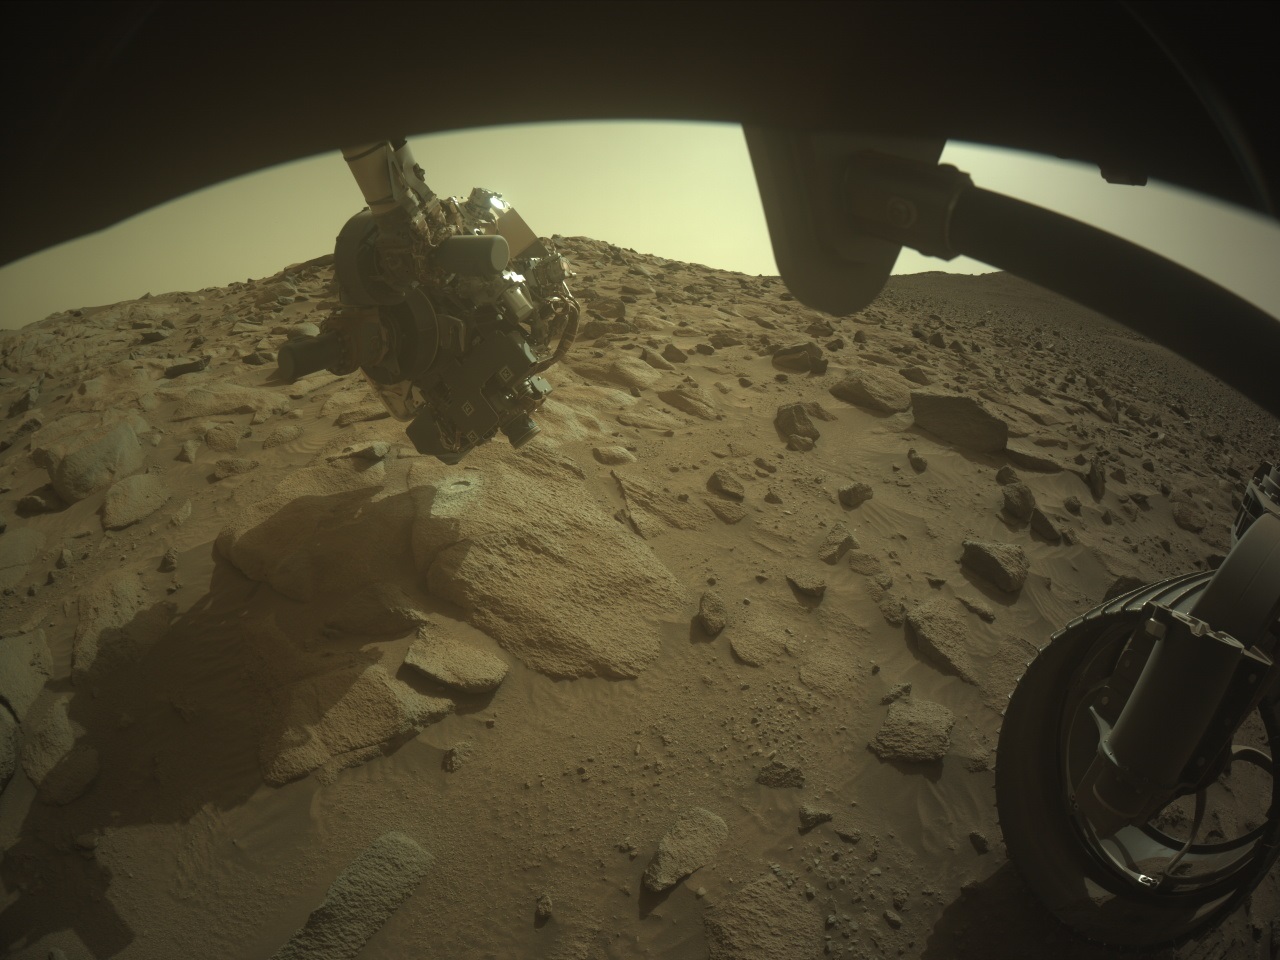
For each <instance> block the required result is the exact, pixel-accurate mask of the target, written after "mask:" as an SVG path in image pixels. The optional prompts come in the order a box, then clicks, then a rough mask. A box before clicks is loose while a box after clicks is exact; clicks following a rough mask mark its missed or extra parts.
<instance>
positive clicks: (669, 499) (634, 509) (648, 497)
mask: <svg viewBox="0 0 1280 960" xmlns="http://www.w3.org/2000/svg"><path fill="white" fill-rule="evenodd" d="M613 478H614V479H615V480H616V481H617V482H618V488H619V489H620V490H621V491H622V496H623V499H624V500H625V501H626V504H627V513H626V517H627V520H628V521H629V522H630V524H631V527H632V528H633V529H634V530H635V532H636V533H638V534H639V535H640V536H641V537H643V538H644V539H645V540H652V539H653V538H655V537H658V536H661V535H662V534H663V533H664V532H665V531H666V530H668V529H671V528H673V527H674V528H675V529H676V530H697V529H698V528H699V527H701V526H702V525H703V524H704V523H705V522H706V520H707V515H706V511H704V510H703V509H702V508H701V507H699V506H698V505H697V504H696V503H693V502H691V501H690V500H687V499H686V500H681V499H680V498H679V497H678V496H675V495H674V494H671V493H668V492H667V491H665V490H661V489H659V488H657V487H653V486H650V485H649V484H648V482H646V481H644V480H641V479H640V478H639V477H624V476H622V475H620V474H618V473H617V472H614V474H613ZM726 502H727V501H726Z"/></svg>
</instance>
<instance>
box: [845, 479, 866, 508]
mask: <svg viewBox="0 0 1280 960" xmlns="http://www.w3.org/2000/svg"><path fill="white" fill-rule="evenodd" d="M874 496H875V491H874V490H872V489H871V484H869V483H864V482H863V481H861V480H859V481H856V482H854V483H851V484H849V485H847V486H844V487H841V488H840V491H839V497H840V502H841V503H843V504H844V505H845V506H846V507H860V506H862V504H864V503H866V502H867V501H868V500H870V499H871V498H872V497H874Z"/></svg>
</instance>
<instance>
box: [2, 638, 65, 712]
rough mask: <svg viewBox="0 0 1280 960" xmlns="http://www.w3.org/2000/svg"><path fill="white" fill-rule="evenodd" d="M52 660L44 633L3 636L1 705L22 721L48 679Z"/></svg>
mask: <svg viewBox="0 0 1280 960" xmlns="http://www.w3.org/2000/svg"><path fill="white" fill-rule="evenodd" d="M51 668H52V658H51V657H50V655H49V645H48V643H47V642H46V641H45V636H44V631H43V630H35V631H33V632H31V633H22V634H15V635H13V636H8V637H0V702H2V703H3V704H4V705H5V706H7V707H8V708H9V709H10V710H11V711H12V712H13V715H14V717H16V718H17V719H18V720H22V719H23V718H24V717H25V716H26V715H27V711H28V710H30V709H31V705H32V704H33V703H35V702H36V697H38V696H39V695H40V691H41V690H43V689H44V685H45V683H46V682H47V681H48V680H49V676H50V671H51Z"/></svg>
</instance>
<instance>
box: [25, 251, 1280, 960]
mask: <svg viewBox="0 0 1280 960" xmlns="http://www.w3.org/2000/svg"><path fill="white" fill-rule="evenodd" d="M556 243H557V244H558V246H559V247H560V248H561V250H562V251H563V252H564V253H565V254H566V256H567V257H568V258H569V259H570V261H571V263H572V266H573V269H574V271H575V272H576V276H575V277H574V278H573V279H572V280H571V281H570V283H571V286H572V287H573V289H574V290H575V292H576V293H577V294H578V295H579V296H580V298H581V300H582V302H583V305H584V317H583V319H584V329H583V331H582V335H581V336H580V338H579V342H578V344H577V346H576V347H575V348H574V350H573V352H572V353H571V354H570V356H569V358H568V359H567V361H566V362H565V363H564V364H562V365H560V366H558V367H556V368H553V369H552V371H551V372H550V374H549V379H550V380H551V381H552V383H553V385H554V388H555V389H554V393H553V394H552V396H551V398H550V399H549V400H548V402H547V403H546V405H545V407H544V409H543V411H542V412H541V414H540V415H539V417H538V420H539V422H540V424H541V426H542V433H541V434H540V436H539V437H538V438H537V439H536V440H534V441H533V442H531V443H530V444H528V445H527V446H526V447H525V448H523V449H522V450H520V451H519V452H516V451H513V450H512V449H511V448H510V447H509V446H508V445H506V443H505V441H501V440H499V441H496V442H493V443H490V444H488V445H486V446H484V447H482V448H481V449H479V450H477V451H476V452H474V453H472V454H471V455H470V456H468V457H467V458H466V459H465V460H463V462H462V463H461V464H460V465H458V466H455V467H448V466H445V465H443V464H441V463H439V462H438V461H436V460H434V459H431V458H425V457H421V456H418V455H417V454H416V452H415V451H414V449H413V447H412V445H411V444H410V443H409V442H408V440H407V439H406V438H405V436H404V434H403V430H402V425H401V424H399V423H397V422H396V421H394V420H392V419H389V418H388V416H387V414H386V411H385V409H384V408H383V407H382V405H381V404H380V403H379V402H377V400H376V398H375V396H374V394H373V393H372V391H371V389H370V388H369V386H368V385H367V384H366V383H365V382H364V381H363V380H362V379H361V378H360V377H359V376H353V377H347V378H338V377H334V376H332V375H330V374H328V373H320V374H315V375H313V376H310V377H307V378H305V379H303V380H301V381H299V382H297V383H295V384H285V383H282V382H280V381H279V380H278V379H277V378H276V377H275V367H274V356H275V351H276V349H277V348H278V346H279V344H280V343H281V342H283V341H284V340H285V339H286V338H289V337H293V336H298V335H304V334H307V333H314V332H316V328H315V324H317V323H318V322H319V321H320V320H321V319H322V318H323V317H324V316H325V314H326V313H327V311H328V310H329V309H330V308H331V307H332V306H334V304H335V302H336V297H335V294H334V291H333V284H332V267H331V262H330V259H329V258H320V259H318V260H314V261H310V262H308V263H303V264H299V265H296V266H293V267H290V268H288V269H286V270H284V271H282V272H281V273H280V274H278V275H276V276H274V277H270V278H266V279H263V280H257V281H249V282H246V283H243V284H241V283H237V284H232V285H231V286H230V287H227V288H221V289H206V290H202V291H200V292H198V293H174V294H165V295H163V296H148V297H144V298H142V299H140V300H137V301H132V302H127V303H120V304H114V305H111V306H106V307H95V308H86V309H82V310H74V311H71V312H69V313H66V314H58V315H55V316H53V317H50V318H49V319H47V320H45V321H42V322H40V323H37V324H33V325H31V326H29V327H27V328H25V329H23V330H20V331H16V332H9V333H6V334H4V335H3V336H2V337H0V358H2V364H0V391H2V392H0V417H4V419H3V420H0V424H2V426H0V450H2V452H0V498H2V500H3V504H2V505H0V510H2V511H3V518H2V528H3V533H2V534H0V589H2V590H3V595H2V596H0V701H2V703H0V783H4V784H7V786H6V788H5V790H4V793H3V796H2V797H0V850H3V860H2V861H0V954H4V955H6V956H13V957H16V958H40V960H44V958H46V957H64V958H69V960H82V958H90V957H94V958H108V957H120V958H151V957H156V958H159V957H166V958H167V957H174V956H182V957H187V958H192V960H197V958H210V960H212V958H226V957H272V956H279V957H295V956H308V957H325V958H330V957H355V956H357V955H359V956H360V957H361V958H366V960H371V958H381V957H386V958H392V957H408V956H433V957H449V958H469V957H475V958H480V957H544V958H549V960H550V958H555V960H570V958H574V960H586V958H603V957H634V956H653V957H664V958H698V960H701V958H704V957H710V958H713V960H731V958H732V960H737V958H741V960H749V958H750V960H754V958H767V957H769V958H771V957H780V958H781V957H787V958H790V957H819V956H824V955H830V956H843V957H858V958H861V957H897V956H921V957H930V958H942V957H965V956H969V957H997V958H998V957H1009V958H1013V957H1027V956H1037V957H1047V958H1068V957H1070V958H1092V957H1103V956H1108V955H1109V954H1108V952H1107V951H1104V950H1099V949H1095V948H1092V947H1090V946H1088V945H1083V944H1080V943H1078V942H1076V941H1074V940H1073V939H1071V938H1070V937H1069V936H1068V935H1067V934H1066V933H1065V932H1063V931H1062V930H1061V929H1059V928H1058V927H1057V926H1056V925H1055V924H1054V923H1053V922H1051V921H1050V920H1048V919H1046V917H1045V915H1044V914H1043V912H1042V911H1041V910H1040V909H1039V907H1038V905H1037V904H1035V903H1034V901H1032V900H1031V899H1030V897H1029V895H1028V894H1027V893H1025V892H1024V890H1023V888H1022V886H1021V885H1020V882H1019V881H1018V879H1017V876H1016V874H1015V872H1014V870H1013V868H1012V866H1011V865H1010V864H1009V863H1008V862H1007V861H1006V859H1005V856H1004V851H1003V846H1002V844H1001V834H1000V828H999V825H998V823H997V818H996V811H995V808H994V800H993V793H992V784H993V773H992V767H993V759H994V758H993V751H994V747H995V743H996V738H997V735H998V731H999V728H1000V722H1001V710H1002V707H1003V703H1004V701H1005V697H1006V696H1007V695H1008V693H1009V692H1010V691H1011V690H1012V689H1013V686H1014V684H1015V683H1016V681H1017V679H1018V677H1019V676H1020V675H1021V672H1022V670H1023V669H1024V666H1025V664H1026V662H1027V661H1028V659H1029V658H1030V657H1031V656H1032V655H1033V653H1034V651H1035V649H1036V648H1037V647H1038V646H1039V645H1041V644H1043V643H1044V641H1045V639H1046V638H1047V637H1048V636H1049V634H1051V633H1052V632H1053V631H1054V630H1055V629H1057V628H1058V627H1059V626H1061V625H1062V624H1064V623H1065V622H1067V621H1068V620H1070V619H1071V618H1072V617H1074V616H1076V615H1077V614H1079V613H1082V612H1083V611H1085V610H1087V609H1088V608H1089V607H1091V606H1092V605H1094V604H1095V603H1097V602H1098V601H1099V600H1101V599H1102V598H1103V596H1104V595H1105V594H1107V592H1108V591H1109V590H1110V589H1112V588H1113V587H1114V586H1116V585H1117V584H1125V583H1137V582H1145V581H1151V580H1155V579H1159V578H1162V577H1165V576H1170V575H1174V574H1178V573H1185V572H1189V571H1192V570H1196V569H1205V568H1207V567H1208V566H1211V565H1213V564H1214V563H1216V562H1217V560H1218V559H1220V558H1221V556H1222V554H1223V553H1225V551H1226V550H1227V549H1228V547H1229V544H1230V533H1229V525H1230V522H1231V520H1232V518H1233V517H1234V514H1235V509H1236V507H1237V506H1238V503H1239V495H1240V494H1241V492H1242V491H1243V489H1244V481H1245V480H1247V478H1248V476H1249V475H1250V474H1251V473H1252V471H1253V470H1254V469H1255V468H1256V466H1257V465H1258V463H1259V462H1260V461H1261V460H1262V459H1264V458H1267V457H1274V456H1275V454H1276V451H1277V446H1280V444H1277V431H1276V423H1275V422H1274V421H1272V420H1271V419H1269V418H1268V417H1266V416H1265V415H1264V414H1263V413H1261V412H1260V411H1259V410H1258V409H1257V408H1256V407H1254V406H1252V405H1251V404H1249V403H1247V402H1246V401H1244V400H1243V399H1241V398H1240V397H1238V396H1236V395H1234V394H1232V393H1231V392H1230V391H1228V390H1227V389H1226V388H1224V387H1222V386H1220V385H1218V384H1217V383H1216V382H1214V381H1212V380H1211V379H1210V378H1208V377H1207V376H1205V375H1203V374H1201V373H1199V372H1198V371H1197V370H1195V369H1194V368H1191V367H1189V366H1188V365H1187V364H1185V363H1184V362H1182V361H1181V360H1179V359H1177V358H1176V357H1173V356H1172V355H1170V354H1168V353H1166V352H1165V351H1163V350H1162V349H1160V348H1158V347H1156V346H1154V345H1152V344H1150V343H1148V342H1146V341H1144V340H1142V339H1140V338H1138V337H1136V336H1134V335H1133V334H1131V333H1129V332H1128V331H1127V330H1125V329H1124V328H1123V327H1119V326H1117V325H1115V324H1113V323H1111V322H1109V321H1107V320H1105V319H1103V318H1100V317H1098V316H1096V315H1094V314H1091V313H1088V312H1087V311H1084V310H1082V309H1080V308H1077V307H1075V306H1074V305H1072V304H1070V303H1067V302H1065V301H1063V300H1061V299H1059V298H1056V297H1054V296H1051V295H1049V294H1047V293H1045V292H1043V291H1040V290H1038V289H1036V288H1034V287H1032V286H1030V285H1028V284H1025V283H1023V282H1020V281H1018V280H1016V279H1014V278H1012V277H1009V276H1006V275H1000V274H994V275H988V276H979V277H970V276H954V275H945V274H922V275H915V276H907V277H898V278H894V280H893V281H892V282H891V283H890V285H889V286H888V288H887V289H886V291H885V292H884V294H883V295H882V296H881V298H880V299H879V300H878V301H877V302H876V303H875V304H874V305H872V306H871V307H870V308H868V309H867V310H866V311H864V312H863V313H861V314H858V315H856V316H853V317H847V318H833V317H829V316H824V315H821V314H819V313H816V312H814V311H812V310H809V309H807V308H805V307H803V306H802V305H801V304H799V303H798V302H796V301H795V300H794V299H793V298H792V297H791V295H790V294H789V293H788V292H787V291H786V288H785V287H784V286H783V285H782V283H781V282H780V281H779V280H778V279H776V278H755V277H748V276H743V275H739V274H733V273H727V272H723V271H717V270H712V269H708V268H705V267H701V266H697V265H691V264H684V263H676V262H671V261H666V260H664V259H662V258H660V257H655V256H649V255H644V254H637V253H635V252H634V251H630V250H623V249H619V248H616V247H613V246H610V245H609V244H606V243H601V242H597V241H594V240H588V239H584V238H556ZM1278 905H1280V891H1278V889H1277V884H1276V881H1275V879H1274V878H1272V879H1269V880H1268V881H1267V882H1266V883H1265V884H1264V885H1263V887H1261V888H1260V889H1259V891H1258V892H1257V893H1256V894H1255V896H1254V898H1253V900H1252V902H1251V904H1250V905H1249V906H1248V907H1247V908H1246V909H1242V910H1241V911H1239V912H1238V913H1237V914H1236V915H1235V916H1234V917H1233V918H1232V919H1231V920H1230V921H1229V922H1228V923H1227V924H1226V925H1225V926H1224V927H1223V928H1222V930H1221V931H1219V932H1217V933H1215V934H1214V935H1212V936H1211V937H1210V938H1209V939H1208V940H1207V941H1206V942H1205V943H1203V944H1201V945H1199V946H1198V947H1196V948H1193V949H1191V948H1189V949H1184V951H1183V952H1182V953H1181V954H1178V955H1186V956H1191V955H1196V956H1215V957H1232V958H1235V957H1242V958H1243V957H1252V956H1255V955H1256V947H1255V946H1254V939H1255V937H1257V936H1259V935H1260V934H1261V931H1262V930H1263V929H1264V927H1265V926H1266V925H1268V924H1269V923H1270V922H1271V920H1272V919H1273V918H1275V917H1276V916H1277V907H1278ZM1174 955H1175V954H1174V953H1172V952H1168V953H1166V954H1160V956H1170V957H1172V956H1174Z"/></svg>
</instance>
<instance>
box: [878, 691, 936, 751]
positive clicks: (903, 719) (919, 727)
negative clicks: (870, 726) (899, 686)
mask: <svg viewBox="0 0 1280 960" xmlns="http://www.w3.org/2000/svg"><path fill="white" fill-rule="evenodd" d="M955 724H956V718H955V715H954V714H953V713H952V712H951V711H950V710H948V709H947V708H946V707H944V706H943V705H942V704H940V703H933V702H932V701H929V700H917V699H915V698H914V697H904V698H903V699H901V700H895V701H894V702H893V703H891V704H890V705H889V713H888V714H887V715H886V716H885V718H884V724H883V725H882V726H881V727H880V732H879V733H877V734H876V735H875V739H874V740H872V741H871V743H870V744H869V746H870V748H871V751H872V753H874V754H875V755H876V756H877V757H879V758H880V759H881V760H902V761H906V762H908V763H929V762H931V761H935V760H941V759H942V758H943V757H944V756H946V753H947V750H948V749H950V747H951V730H952V728H953V727H954V726H955Z"/></svg>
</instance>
